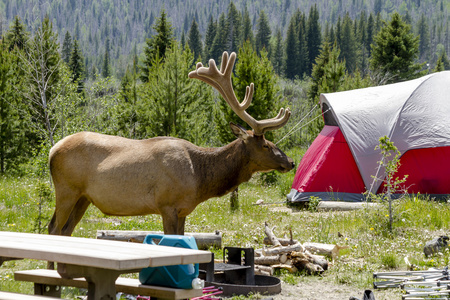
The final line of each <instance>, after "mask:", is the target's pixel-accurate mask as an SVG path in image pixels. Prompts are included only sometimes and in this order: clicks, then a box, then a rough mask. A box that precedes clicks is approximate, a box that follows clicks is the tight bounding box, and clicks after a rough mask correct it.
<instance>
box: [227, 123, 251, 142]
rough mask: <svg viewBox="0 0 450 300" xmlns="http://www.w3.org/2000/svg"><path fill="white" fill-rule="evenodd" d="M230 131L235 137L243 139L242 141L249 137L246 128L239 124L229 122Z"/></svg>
mask: <svg viewBox="0 0 450 300" xmlns="http://www.w3.org/2000/svg"><path fill="white" fill-rule="evenodd" d="M230 127H231V131H233V133H234V135H235V136H236V137H237V138H240V139H243V140H244V141H245V140H246V139H247V138H248V137H249V135H248V132H247V130H246V129H245V128H244V127H242V126H241V125H237V124H234V123H233V122H230Z"/></svg>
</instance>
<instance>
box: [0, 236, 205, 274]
mask: <svg viewBox="0 0 450 300" xmlns="http://www.w3.org/2000/svg"><path fill="white" fill-rule="evenodd" d="M0 241H2V242H1V243H0V256H10V257H23V258H31V259H40V260H51V261H57V262H63V263H68V264H78V265H87V266H93V267H99V268H105V269H115V270H125V269H136V268H143V267H148V266H152V267H155V266H163V265H176V264H189V263H197V262H198V263H200V262H209V261H210V260H211V253H210V252H206V251H200V250H192V249H185V248H176V247H165V246H155V245H142V244H131V243H130V244H125V243H122V242H117V241H105V240H103V241H102V240H95V239H87V238H76V237H65V236H53V235H43V234H30V233H17V232H0Z"/></svg>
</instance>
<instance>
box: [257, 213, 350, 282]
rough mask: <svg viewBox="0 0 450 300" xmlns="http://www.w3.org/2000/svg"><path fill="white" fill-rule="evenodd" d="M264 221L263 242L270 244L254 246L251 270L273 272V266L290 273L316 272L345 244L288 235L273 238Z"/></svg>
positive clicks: (322, 268)
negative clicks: (311, 241) (294, 237)
mask: <svg viewBox="0 0 450 300" xmlns="http://www.w3.org/2000/svg"><path fill="white" fill-rule="evenodd" d="M273 230H274V228H270V227H269V225H268V224H267V222H266V223H265V226H264V232H265V234H266V236H267V237H266V238H264V244H265V245H270V247H264V248H263V249H256V250H255V274H259V275H273V272H274V270H276V269H285V270H288V271H289V272H291V273H295V272H297V271H301V270H305V271H306V272H307V273H308V274H318V273H322V272H323V271H325V270H327V269H328V267H329V264H330V263H329V261H328V259H331V260H334V259H335V257H336V256H337V255H339V250H340V249H343V248H346V247H340V246H338V245H331V244H322V243H303V244H301V243H299V242H298V241H297V240H294V239H293V238H292V231H291V230H290V238H277V237H276V236H275V234H274V233H273Z"/></svg>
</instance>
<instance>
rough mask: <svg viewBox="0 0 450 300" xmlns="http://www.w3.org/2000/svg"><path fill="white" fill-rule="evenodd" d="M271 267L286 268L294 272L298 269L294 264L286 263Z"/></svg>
mask: <svg viewBox="0 0 450 300" xmlns="http://www.w3.org/2000/svg"><path fill="white" fill-rule="evenodd" d="M272 268H273V269H284V270H288V271H289V272H290V273H295V272H297V271H298V269H297V267H296V266H293V265H287V264H279V265H273V266H272Z"/></svg>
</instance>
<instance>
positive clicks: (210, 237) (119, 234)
mask: <svg viewBox="0 0 450 300" xmlns="http://www.w3.org/2000/svg"><path fill="white" fill-rule="evenodd" d="M148 234H164V233H163V232H161V231H134V230H97V239H105V240H115V241H124V242H134V243H142V242H143V241H144V239H145V237H146V236H147V235H148ZM185 235H187V236H193V237H194V238H195V241H196V242H197V247H198V248H199V249H205V250H207V249H209V248H210V247H213V248H222V233H221V232H219V231H216V232H215V233H198V232H192V233H185Z"/></svg>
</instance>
